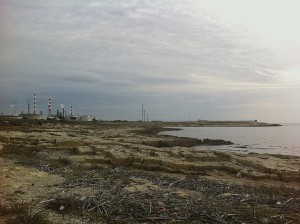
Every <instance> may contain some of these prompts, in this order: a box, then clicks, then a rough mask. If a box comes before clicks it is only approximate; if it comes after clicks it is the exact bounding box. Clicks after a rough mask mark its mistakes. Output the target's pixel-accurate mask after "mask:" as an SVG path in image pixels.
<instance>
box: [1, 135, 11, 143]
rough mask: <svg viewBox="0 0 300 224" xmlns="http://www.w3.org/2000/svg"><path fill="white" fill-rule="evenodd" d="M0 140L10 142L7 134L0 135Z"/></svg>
mask: <svg viewBox="0 0 300 224" xmlns="http://www.w3.org/2000/svg"><path fill="white" fill-rule="evenodd" d="M0 142H2V143H6V144H9V143H10V137H9V136H3V135H0Z"/></svg>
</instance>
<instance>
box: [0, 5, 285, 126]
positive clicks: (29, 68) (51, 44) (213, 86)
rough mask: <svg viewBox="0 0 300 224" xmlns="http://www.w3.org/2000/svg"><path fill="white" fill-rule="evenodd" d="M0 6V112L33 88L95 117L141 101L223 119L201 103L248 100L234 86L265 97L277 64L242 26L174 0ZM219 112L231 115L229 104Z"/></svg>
mask: <svg viewBox="0 0 300 224" xmlns="http://www.w3.org/2000/svg"><path fill="white" fill-rule="evenodd" d="M189 3H190V2H189ZM0 4H1V14H2V16H1V20H2V22H1V26H2V28H1V36H0V38H1V45H0V52H1V57H0V65H1V69H0V77H1V84H0V87H1V90H0V91H1V99H0V100H1V104H0V106H1V109H3V110H5V107H6V105H9V104H10V103H9V102H11V101H14V100H15V99H18V101H20V105H23V106H20V107H24V105H25V104H26V101H27V98H29V97H31V95H32V94H33V92H37V93H38V94H39V96H40V97H41V101H42V100H44V104H45V105H46V102H45V101H46V100H47V99H48V98H54V99H55V100H57V101H58V102H57V103H58V104H57V107H59V105H60V104H61V103H64V104H65V105H70V104H72V105H74V104H76V105H77V106H78V107H79V108H81V109H82V112H83V113H91V114H94V115H95V116H97V117H99V118H103V119H118V118H120V119H132V120H137V119H139V117H138V116H139V106H140V105H141V104H142V103H144V104H148V105H149V106H151V111H150V109H149V110H148V111H149V113H152V114H156V116H157V117H153V119H160V117H161V114H163V113H172V114H174V116H173V117H172V119H184V117H185V116H186V115H187V114H189V113H191V111H189V108H191V109H192V110H193V111H195V110H198V111H199V117H197V118H201V117H202V116H203V117H206V118H211V119H214V118H215V119H222V112H217V111H216V112H203V113H202V111H201V110H202V109H203V106H205V107H207V108H208V111H209V110H216V105H219V106H220V107H223V108H230V105H231V104H234V105H236V104H239V103H242V101H245V100H246V101H247V102H244V103H246V104H247V103H248V104H255V102H256V100H257V99H256V96H255V95H256V94H254V95H253V93H254V92H255V91H256V90H257V89H256V90H255V91H253V89H254V88H253V89H252V90H249V89H248V91H246V93H245V90H243V89H242V90H241V91H238V88H239V86H243V84H244V83H250V84H251V86H252V87H256V86H257V87H261V88H264V90H261V93H262V94H261V96H260V97H264V96H265V94H267V93H268V91H267V90H265V89H268V87H270V86H271V87H272V86H277V85H278V81H279V80H280V77H281V73H280V71H281V70H284V69H286V64H287V63H282V62H281V61H280V60H279V58H278V57H277V55H276V54H275V53H274V52H273V50H271V49H268V48H266V47H264V46H263V44H262V43H260V42H259V40H256V39H255V38H254V37H253V36H251V34H250V33H249V32H246V31H243V30H239V29H237V27H235V26H230V25H228V24H225V23H223V22H222V21H221V20H219V19H216V18H215V17H214V16H213V15H211V14H210V13H207V12H206V11H205V10H203V11H199V10H197V11H195V10H193V7H192V6H193V4H185V3H184V2H182V1H177V2H174V3H172V4H171V3H169V4H168V3H166V2H165V1H150V0H144V1H50V2H49V1H42V0H39V1H31V0H29V1H21V0H20V1H14V2H13V3H12V2H11V1H2V2H1V3H0ZM2 31H3V32H2ZM232 83H235V84H234V85H233V84H232ZM234 88H235V91H233V89H234ZM236 94H237V95H240V98H239V99H236V98H234V97H233V95H234V96H235V95H236ZM232 101H233V102H232ZM197 102H200V103H197ZM45 105H44V106H43V107H45ZM41 107H42V106H41ZM181 107H183V108H186V110H183V109H182V108H181ZM176 111H182V112H180V113H178V114H176ZM205 113H207V114H205ZM226 113H227V114H226ZM159 114H160V115H159ZM223 114H224V116H225V117H224V119H227V118H230V109H228V111H227V112H226V111H223ZM211 115H213V116H211ZM193 116H194V117H195V118H196V116H198V114H197V112H194V115H193ZM243 118H248V117H243V116H242V117H241V119H243ZM232 119H234V117H232Z"/></svg>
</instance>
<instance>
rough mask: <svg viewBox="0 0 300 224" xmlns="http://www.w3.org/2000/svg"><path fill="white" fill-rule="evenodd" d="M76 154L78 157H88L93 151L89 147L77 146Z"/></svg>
mask: <svg viewBox="0 0 300 224" xmlns="http://www.w3.org/2000/svg"><path fill="white" fill-rule="evenodd" d="M76 153H77V154H79V155H89V154H92V153H93V149H91V147H90V146H77V147H76Z"/></svg>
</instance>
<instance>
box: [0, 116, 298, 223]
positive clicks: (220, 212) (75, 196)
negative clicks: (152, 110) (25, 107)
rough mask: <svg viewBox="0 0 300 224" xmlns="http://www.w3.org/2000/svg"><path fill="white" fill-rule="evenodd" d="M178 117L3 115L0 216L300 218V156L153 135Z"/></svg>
mask: <svg viewBox="0 0 300 224" xmlns="http://www.w3.org/2000/svg"><path fill="white" fill-rule="evenodd" d="M181 125H182V124H180V123H172V124H168V123H139V122H107V123H103V122H102V123H96V122H90V123H88V122H87V123H78V122H77V123H76V122H74V123H61V122H29V121H22V122H20V123H18V122H15V121H13V122H12V121H8V122H6V121H5V122H4V121H1V123H0V170H1V172H0V202H1V207H0V219H1V221H0V223H25V222H24V220H29V221H28V223H182V222H186V223H297V222H298V220H299V219H300V198H299V195H300V171H299V167H300V157H296V156H286V155H268V154H256V153H249V154H239V153H234V152H221V151H214V150H205V148H204V149H203V150H196V149H195V148H193V146H195V145H199V144H201V145H203V146H205V145H206V144H207V145H214V144H216V145H220V144H230V142H227V141H226V140H217V141H216V140H209V139H207V140H197V139H191V138H179V137H172V136H162V135H157V133H158V132H160V131H163V130H165V129H164V127H167V126H181ZM185 125H190V126H192V125H199V126H201V125H211V126H213V125H215V126H222V125H223V126H232V125H243V126H251V125H268V124H261V123H257V124H249V123H240V124H236V123H235V124H229V123H223V124H222V123H214V122H212V123H209V124H208V123H206V124H203V123H202V124H195V123H191V124H185ZM17 212H18V214H19V215H17V214H16V213H17Z"/></svg>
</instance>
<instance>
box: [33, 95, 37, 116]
mask: <svg viewBox="0 0 300 224" xmlns="http://www.w3.org/2000/svg"><path fill="white" fill-rule="evenodd" d="M35 111H36V96H35V93H34V94H33V113H34V114H35Z"/></svg>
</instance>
